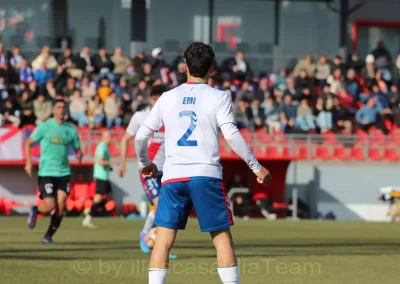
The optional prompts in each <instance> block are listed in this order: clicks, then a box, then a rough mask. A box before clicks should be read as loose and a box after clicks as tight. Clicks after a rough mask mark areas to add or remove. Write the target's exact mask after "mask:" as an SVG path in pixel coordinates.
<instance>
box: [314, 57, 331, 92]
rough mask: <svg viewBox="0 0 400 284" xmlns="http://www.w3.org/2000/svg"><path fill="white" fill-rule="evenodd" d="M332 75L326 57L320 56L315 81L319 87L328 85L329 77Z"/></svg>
mask: <svg viewBox="0 0 400 284" xmlns="http://www.w3.org/2000/svg"><path fill="white" fill-rule="evenodd" d="M330 74H331V67H330V66H329V64H328V62H327V60H326V57H325V56H323V55H322V56H320V57H319V60H318V63H317V65H316V70H315V79H316V82H317V85H318V86H322V84H324V83H326V80H327V79H328V76H329V75H330Z"/></svg>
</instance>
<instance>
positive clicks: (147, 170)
mask: <svg viewBox="0 0 400 284" xmlns="http://www.w3.org/2000/svg"><path fill="white" fill-rule="evenodd" d="M140 174H141V175H142V176H143V177H145V178H146V177H156V176H157V174H158V170H157V166H156V165H154V164H153V163H151V164H150V165H148V166H147V167H144V168H141V169H140Z"/></svg>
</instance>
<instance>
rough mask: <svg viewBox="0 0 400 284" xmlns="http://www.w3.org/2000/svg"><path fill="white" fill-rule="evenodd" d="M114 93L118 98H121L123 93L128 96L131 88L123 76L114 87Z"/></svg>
mask: <svg viewBox="0 0 400 284" xmlns="http://www.w3.org/2000/svg"><path fill="white" fill-rule="evenodd" d="M115 93H116V94H117V96H118V97H119V98H122V96H123V95H124V94H128V95H129V96H130V95H131V90H130V89H129V86H128V83H127V82H126V80H125V78H124V77H122V78H121V80H119V83H118V86H116V87H115Z"/></svg>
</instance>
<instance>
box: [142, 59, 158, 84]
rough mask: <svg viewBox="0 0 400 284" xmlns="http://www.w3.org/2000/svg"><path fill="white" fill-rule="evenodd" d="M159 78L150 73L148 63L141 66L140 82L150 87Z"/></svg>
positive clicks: (150, 68)
mask: <svg viewBox="0 0 400 284" xmlns="http://www.w3.org/2000/svg"><path fill="white" fill-rule="evenodd" d="M158 77H159V76H157V75H155V74H154V73H153V71H152V67H151V65H150V63H145V64H143V73H142V75H141V77H140V81H145V82H146V83H147V84H149V85H152V84H153V83H154V81H155V80H156V79H157V78H158Z"/></svg>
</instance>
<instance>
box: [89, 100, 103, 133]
mask: <svg viewBox="0 0 400 284" xmlns="http://www.w3.org/2000/svg"><path fill="white" fill-rule="evenodd" d="M87 117H88V121H89V126H90V128H95V127H97V128H99V127H101V125H102V124H103V120H104V105H103V103H102V102H101V99H100V97H99V96H98V95H95V96H94V97H93V98H92V99H91V100H89V101H88V106H87Z"/></svg>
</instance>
